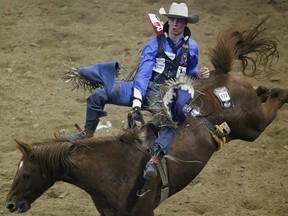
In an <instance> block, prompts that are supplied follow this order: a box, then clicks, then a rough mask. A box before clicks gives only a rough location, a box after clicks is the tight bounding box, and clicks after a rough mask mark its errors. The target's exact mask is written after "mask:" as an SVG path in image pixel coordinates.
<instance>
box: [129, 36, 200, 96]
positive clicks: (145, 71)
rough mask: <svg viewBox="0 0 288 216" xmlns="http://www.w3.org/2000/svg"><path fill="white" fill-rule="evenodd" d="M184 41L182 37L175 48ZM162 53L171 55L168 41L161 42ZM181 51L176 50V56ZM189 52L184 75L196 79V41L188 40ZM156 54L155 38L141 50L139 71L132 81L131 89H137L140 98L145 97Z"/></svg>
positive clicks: (156, 43)
mask: <svg viewBox="0 0 288 216" xmlns="http://www.w3.org/2000/svg"><path fill="white" fill-rule="evenodd" d="M182 40H184V37H183V38H182V39H181V40H179V41H178V43H177V44H176V42H175V46H177V45H178V44H180V43H181V41H182ZM163 47H164V51H165V52H168V53H173V50H172V48H171V47H170V46H169V44H168V41H167V39H166V38H164V41H163ZM180 50H181V49H178V50H177V53H176V55H178V54H179V52H180ZM189 50H190V61H189V64H188V65H187V73H186V75H189V76H193V77H196V74H197V72H198V67H197V65H198V45H197V43H196V41H194V40H193V39H191V38H189ZM157 52H158V42H157V37H155V38H154V39H152V40H151V41H149V42H148V43H147V44H146V45H145V46H144V47H143V49H142V52H141V56H140V61H139V69H138V72H137V75H136V78H135V81H134V85H133V88H136V89H138V90H139V91H140V92H141V95H142V98H144V97H145V95H146V90H147V87H148V84H149V82H150V80H151V77H152V72H153V67H154V64H155V60H156V55H157Z"/></svg>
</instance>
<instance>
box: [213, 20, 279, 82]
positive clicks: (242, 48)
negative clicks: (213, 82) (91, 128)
mask: <svg viewBox="0 0 288 216" xmlns="http://www.w3.org/2000/svg"><path fill="white" fill-rule="evenodd" d="M267 20H268V17H266V18H264V19H262V20H261V21H260V23H259V24H258V25H256V26H255V27H251V28H250V29H248V30H244V31H237V30H233V29H229V30H227V31H225V32H223V33H221V34H220V35H219V36H218V38H217V44H216V46H215V48H213V49H210V53H209V57H210V61H211V63H212V65H213V66H214V68H215V72H216V73H224V74H227V73H228V72H229V71H231V70H232V66H233V63H234V61H235V60H239V61H240V63H241V68H242V74H243V75H244V76H248V77H255V76H257V75H259V74H261V73H262V72H267V71H266V68H267V67H268V69H271V65H272V63H273V61H274V59H275V58H276V59H277V60H278V57H279V53H278V50H277V42H276V41H275V40H274V39H273V38H271V37H263V36H262V35H263V33H264V31H265V30H266V29H265V28H264V27H263V24H264V23H265V22H266V21H267ZM249 62H250V63H252V65H251V68H252V71H251V72H246V69H247V66H248V63H249ZM260 65H261V70H259V69H258V66H260Z"/></svg>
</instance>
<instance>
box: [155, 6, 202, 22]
mask: <svg viewBox="0 0 288 216" xmlns="http://www.w3.org/2000/svg"><path fill="white" fill-rule="evenodd" d="M159 13H160V14H161V15H163V16H166V17H168V18H169V17H174V18H183V19H187V20H188V23H191V24H195V23H197V22H198V21H199V15H198V14H191V15H190V16H188V17H185V16H179V15H175V14H168V13H166V11H165V9H164V8H160V10H159Z"/></svg>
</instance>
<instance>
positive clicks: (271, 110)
mask: <svg viewBox="0 0 288 216" xmlns="http://www.w3.org/2000/svg"><path fill="white" fill-rule="evenodd" d="M264 88H265V87H264ZM262 90H263V89H262ZM256 92H257V91H256ZM258 96H259V95H258ZM259 97H260V100H261V102H262V100H263V101H264V102H262V105H261V107H262V111H263V113H264V117H265V120H266V123H267V125H268V124H270V123H271V122H272V121H273V120H274V118H275V117H276V115H277V112H278V110H279V109H280V108H281V107H282V106H283V105H284V104H285V103H288V89H281V88H273V89H271V90H269V92H266V90H265V93H263V94H262V95H261V94H260V96H259Z"/></svg>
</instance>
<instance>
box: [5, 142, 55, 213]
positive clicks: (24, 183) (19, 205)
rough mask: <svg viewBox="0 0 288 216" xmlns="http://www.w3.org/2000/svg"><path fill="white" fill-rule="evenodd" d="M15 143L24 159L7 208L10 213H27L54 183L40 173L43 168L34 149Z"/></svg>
mask: <svg viewBox="0 0 288 216" xmlns="http://www.w3.org/2000/svg"><path fill="white" fill-rule="evenodd" d="M15 141H16V143H17V146H18V148H19V149H20V151H21V152H22V159H21V161H20V162H19V165H18V170H17V172H16V175H15V177H14V181H13V184H12V187H11V189H10V191H9V193H8V195H7V204H6V207H7V208H8V209H9V211H10V212H14V211H18V212H26V211H28V210H29V209H30V206H31V203H32V202H33V201H34V200H36V199H37V198H38V197H39V196H41V195H42V194H43V193H44V191H45V190H47V189H48V188H49V187H51V186H52V183H51V181H49V180H48V179H47V178H46V177H45V175H44V174H43V173H42V172H39V170H40V169H41V167H40V165H39V161H37V158H35V156H34V153H33V148H32V147H30V146H29V145H27V144H25V143H23V142H20V141H18V140H15Z"/></svg>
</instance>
